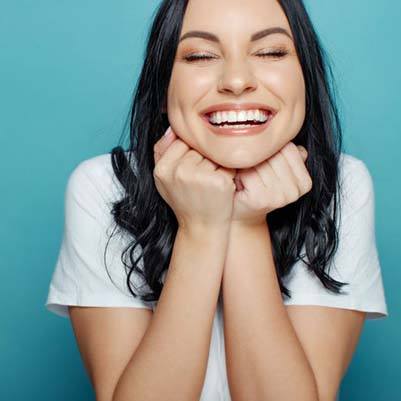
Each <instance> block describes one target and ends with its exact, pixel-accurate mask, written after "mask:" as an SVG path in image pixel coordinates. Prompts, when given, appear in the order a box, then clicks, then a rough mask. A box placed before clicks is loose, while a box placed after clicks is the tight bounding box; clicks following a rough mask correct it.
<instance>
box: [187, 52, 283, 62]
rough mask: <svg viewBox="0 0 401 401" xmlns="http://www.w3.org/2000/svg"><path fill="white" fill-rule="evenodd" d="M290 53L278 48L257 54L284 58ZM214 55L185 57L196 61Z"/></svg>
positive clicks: (263, 56)
mask: <svg viewBox="0 0 401 401" xmlns="http://www.w3.org/2000/svg"><path fill="white" fill-rule="evenodd" d="M287 54H288V51H286V50H277V51H274V52H270V53H259V54H257V56H260V57H262V58H265V57H275V58H282V57H284V56H286V55H287ZM211 58H214V57H211V56H206V55H202V54H190V55H189V56H186V57H184V59H185V60H186V61H189V62H191V61H195V60H208V59H211Z"/></svg>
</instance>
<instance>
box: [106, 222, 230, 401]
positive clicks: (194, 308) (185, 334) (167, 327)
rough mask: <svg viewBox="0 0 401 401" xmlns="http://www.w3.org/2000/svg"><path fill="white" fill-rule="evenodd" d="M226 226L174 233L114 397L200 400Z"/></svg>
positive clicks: (117, 400)
mask: <svg viewBox="0 0 401 401" xmlns="http://www.w3.org/2000/svg"><path fill="white" fill-rule="evenodd" d="M228 234H229V226H228V225H227V226H226V227H225V226H222V227H217V226H216V227H213V228H202V229H199V228H197V229H191V230H185V231H184V230H182V229H181V228H180V229H179V230H178V232H177V236H176V240H175V244H174V248H173V254H172V258H171V263H170V267H169V270H168V273H167V276H166V280H165V284H164V289H163V292H162V294H161V297H160V299H159V302H158V305H157V308H156V310H155V312H154V315H153V318H152V321H151V323H150V324H149V326H148V328H147V331H146V333H145V336H144V337H143V339H142V341H141V342H140V344H139V346H138V348H137V349H136V351H135V353H134V354H133V355H132V357H131V359H130V361H129V363H128V365H127V366H126V368H125V369H124V371H123V373H122V375H121V377H120V379H119V381H118V383H117V386H116V388H115V391H114V395H113V401H131V400H132V401H134V400H135V401H141V400H146V401H151V400H158V401H159V400H161V399H163V400H166V401H167V400H174V401H179V400H185V401H189V400H199V397H200V394H201V391H202V388H203V383H204V378H205V373H206V367H207V361H208V355H209V347H210V339H211V329H212V324H213V317H214V314H215V310H216V305H217V299H218V295H219V289H220V284H221V279H222V271H223V266H224V260H225V255H226V248H227V243H228Z"/></svg>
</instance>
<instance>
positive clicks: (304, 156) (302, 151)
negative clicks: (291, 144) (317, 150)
mask: <svg viewBox="0 0 401 401" xmlns="http://www.w3.org/2000/svg"><path fill="white" fill-rule="evenodd" d="M297 148H298V151H299V152H300V154H301V157H302V160H303V161H304V162H305V160H306V159H307V158H308V151H307V150H306V149H305V148H304V147H303V146H302V145H297Z"/></svg>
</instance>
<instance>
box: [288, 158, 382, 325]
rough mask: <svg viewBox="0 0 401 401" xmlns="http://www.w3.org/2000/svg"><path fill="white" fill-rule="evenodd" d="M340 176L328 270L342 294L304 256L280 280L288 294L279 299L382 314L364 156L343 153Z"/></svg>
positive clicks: (369, 180)
mask: <svg viewBox="0 0 401 401" xmlns="http://www.w3.org/2000/svg"><path fill="white" fill-rule="evenodd" d="M340 180H341V181H342V186H341V191H340V195H341V202H340V207H341V216H340V217H341V218H340V220H341V223H340V224H339V246H338V248H337V251H336V253H335V254H334V257H333V259H332V261H331V263H330V267H329V275H330V276H331V277H333V278H334V279H336V280H338V281H341V282H347V283H349V285H346V286H343V287H342V289H341V291H342V292H344V293H345V294H335V293H333V292H331V291H330V290H328V289H326V288H325V287H324V286H323V284H322V283H321V281H320V280H319V278H318V277H317V276H316V275H315V274H314V273H313V272H309V271H308V270H307V268H306V265H305V264H304V262H303V261H297V262H296V264H295V265H294V267H293V270H292V271H291V273H290V275H289V276H287V277H286V278H285V280H284V284H285V285H286V287H287V288H288V289H289V290H290V291H291V298H288V297H285V299H284V298H283V303H284V304H285V305H321V306H331V307H337V308H345V309H354V310H359V311H364V312H366V313H367V314H366V318H367V319H378V318H384V317H387V316H388V310H387V304H386V299H385V293H384V287H383V278H382V273H381V266H380V260H379V255H378V251H377V247H376V237H375V196H374V186H373V180H372V177H371V175H370V173H369V170H368V168H367V167H366V165H365V163H364V162H363V161H361V160H359V159H357V158H355V157H353V156H351V155H346V154H342V159H341V165H340ZM338 221H339V220H337V224H338ZM304 251H305V247H304V248H303V252H304Z"/></svg>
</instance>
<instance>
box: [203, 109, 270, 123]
mask: <svg viewBox="0 0 401 401" xmlns="http://www.w3.org/2000/svg"><path fill="white" fill-rule="evenodd" d="M268 118H269V114H268V113H267V112H266V111H264V110H258V109H257V110H240V111H233V110H230V111H217V112H214V113H212V114H211V115H210V116H209V121H210V122H211V123H213V124H221V123H223V122H230V123H235V122H246V121H254V120H256V121H260V122H262V123H264V122H266V121H267V120H268Z"/></svg>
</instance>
